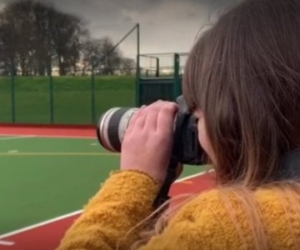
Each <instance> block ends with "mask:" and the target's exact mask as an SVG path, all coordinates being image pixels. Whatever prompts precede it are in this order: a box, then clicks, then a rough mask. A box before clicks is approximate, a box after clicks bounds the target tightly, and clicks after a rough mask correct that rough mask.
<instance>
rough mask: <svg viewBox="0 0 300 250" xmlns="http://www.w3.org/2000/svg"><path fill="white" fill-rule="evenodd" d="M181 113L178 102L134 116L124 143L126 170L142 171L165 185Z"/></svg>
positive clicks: (156, 105) (159, 104)
mask: <svg viewBox="0 0 300 250" xmlns="http://www.w3.org/2000/svg"><path fill="white" fill-rule="evenodd" d="M177 111H178V106H177V105H176V104H175V103H172V102H164V101H158V102H155V103H154V104H152V105H150V106H148V107H142V108H141V109H140V110H139V111H138V112H137V113H136V114H135V115H134V117H133V118H132V121H131V122H130V125H129V127H128V129H127V131H126V134H125V137H124V140H123V143H122V151H121V169H122V170H139V171H142V172H144V173H146V174H148V175H150V176H151V177H152V178H153V179H154V180H155V181H157V182H158V183H159V184H162V183H163V182H164V180H165V176H166V171H167V167H168V164H169V159H170V156H171V151H172V146H173V132H174V131H173V129H174V119H175V115H176V113H177Z"/></svg>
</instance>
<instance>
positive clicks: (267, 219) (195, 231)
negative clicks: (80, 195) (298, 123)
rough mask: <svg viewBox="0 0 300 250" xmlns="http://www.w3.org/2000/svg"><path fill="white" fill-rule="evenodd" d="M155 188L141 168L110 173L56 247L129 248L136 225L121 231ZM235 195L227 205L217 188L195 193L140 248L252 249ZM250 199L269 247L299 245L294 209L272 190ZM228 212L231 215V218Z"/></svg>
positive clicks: (147, 209)
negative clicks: (261, 223)
mask: <svg viewBox="0 0 300 250" xmlns="http://www.w3.org/2000/svg"><path fill="white" fill-rule="evenodd" d="M157 193H158V186H157V184H156V183H155V182H154V181H153V180H152V179H151V178H150V177H148V176H147V175H145V174H143V173H139V172H134V171H119V172H116V173H114V174H112V175H111V176H110V178H109V179H108V180H107V181H106V182H105V183H104V185H103V186H102V188H101V190H100V191H99V193H98V194H96V195H95V197H93V198H92V199H91V201H90V202H89V203H88V205H87V206H86V207H85V209H84V212H83V214H82V216H81V217H80V218H79V219H78V220H77V221H76V222H75V223H74V225H73V226H72V227H71V228H70V229H69V230H68V232H67V233H66V235H65V237H64V239H63V240H62V242H61V245H60V246H59V248H58V249H59V250H112V249H117V244H118V245H119V246H118V249H120V250H124V249H130V246H131V245H132V244H133V243H134V242H135V241H136V239H137V235H138V232H139V230H140V229H138V230H134V231H133V232H132V233H131V234H129V236H128V237H125V238H124V236H125V235H126V233H128V232H129V230H130V229H132V228H133V227H135V226H136V225H137V224H138V223H139V222H141V221H142V220H143V219H145V218H146V217H147V216H149V215H150V213H151V212H152V203H153V201H154V199H155V197H156V195H157ZM234 197H235V196H230V195H229V196H228V197H227V198H229V199H231V204H232V208H231V209H229V210H228V207H225V203H224V200H223V198H221V196H220V193H219V191H217V190H211V191H207V192H205V193H203V194H201V195H199V196H198V197H196V198H195V199H193V200H192V201H190V202H188V203H187V204H186V205H184V206H183V207H182V208H181V209H180V210H179V211H178V212H177V214H176V215H175V216H174V217H173V218H172V219H171V220H170V222H169V225H168V226H167V228H166V229H165V230H164V232H163V233H161V234H160V235H157V236H154V237H152V239H151V240H150V242H149V243H148V244H147V245H146V246H144V247H142V248H140V250H175V249H178V250H207V249H210V250H211V249H214V250H225V249H232V250H236V249H247V250H248V249H249V250H250V249H257V248H255V245H254V242H255V237H254V236H253V232H252V231H253V230H251V223H250V221H249V217H247V213H245V211H244V210H243V206H242V204H241V202H240V201H239V200H238V199H237V198H234ZM298 198H299V197H298ZM298 200H299V199H298ZM255 202H256V203H257V204H258V206H259V208H260V214H261V218H262V222H263V225H264V230H265V234H266V235H267V238H268V249H270V250H275V249H276V250H281V249H299V248H297V247H296V246H294V245H293V244H294V242H295V241H294V240H293V239H295V238H296V239H297V238H298V239H299V238H300V215H299V213H295V212H293V211H292V210H291V208H290V206H284V205H283V203H282V200H281V199H280V197H279V196H278V194H276V192H275V191H273V190H266V189H265V190H260V191H257V192H256V194H255ZM228 211H230V212H231V213H234V214H235V216H236V221H235V220H232V217H231V216H230V214H229V212H228ZM234 221H235V223H238V225H239V228H237V227H236V225H235V223H234ZM291 232H293V234H294V235H292V234H291ZM294 237H295V238H294ZM118 242H119V243H118ZM245 244H246V245H245Z"/></svg>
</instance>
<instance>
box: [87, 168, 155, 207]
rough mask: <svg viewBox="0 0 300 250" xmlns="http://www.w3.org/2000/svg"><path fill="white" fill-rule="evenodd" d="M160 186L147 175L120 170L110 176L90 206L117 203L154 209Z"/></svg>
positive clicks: (134, 171)
mask: <svg viewBox="0 0 300 250" xmlns="http://www.w3.org/2000/svg"><path fill="white" fill-rule="evenodd" d="M159 188H160V187H159V185H158V184H157V183H156V182H155V181H154V179H152V178H151V177H150V176H148V175H147V174H146V173H143V172H141V171H136V170H119V171H114V172H112V173H111V174H110V177H109V178H108V179H107V180H106V181H105V182H104V184H102V186H101V189H100V191H99V193H98V194H97V195H96V196H95V197H94V198H93V199H92V200H91V202H90V205H92V204H93V205H94V203H103V202H114V201H115V202H117V203H123V204H127V205H128V204H130V206H140V207H141V206H142V207H143V208H145V209H147V208H148V209H152V206H153V202H154V200H155V198H156V197H157V195H158V193H159Z"/></svg>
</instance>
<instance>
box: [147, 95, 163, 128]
mask: <svg viewBox="0 0 300 250" xmlns="http://www.w3.org/2000/svg"><path fill="white" fill-rule="evenodd" d="M161 106H162V102H161V101H158V102H155V103H153V104H152V105H150V106H149V107H147V109H146V110H145V112H146V113H147V118H146V124H145V127H144V128H145V129H147V130H156V120H157V117H158V113H159V110H160V108H161Z"/></svg>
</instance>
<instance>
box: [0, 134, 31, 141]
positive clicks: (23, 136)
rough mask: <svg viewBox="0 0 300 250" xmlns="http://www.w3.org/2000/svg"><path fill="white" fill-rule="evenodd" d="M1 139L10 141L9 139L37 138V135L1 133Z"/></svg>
mask: <svg viewBox="0 0 300 250" xmlns="http://www.w3.org/2000/svg"><path fill="white" fill-rule="evenodd" d="M0 136H2V137H0V141H9V140H16V139H28V138H35V137H36V135H4V134H0Z"/></svg>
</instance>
